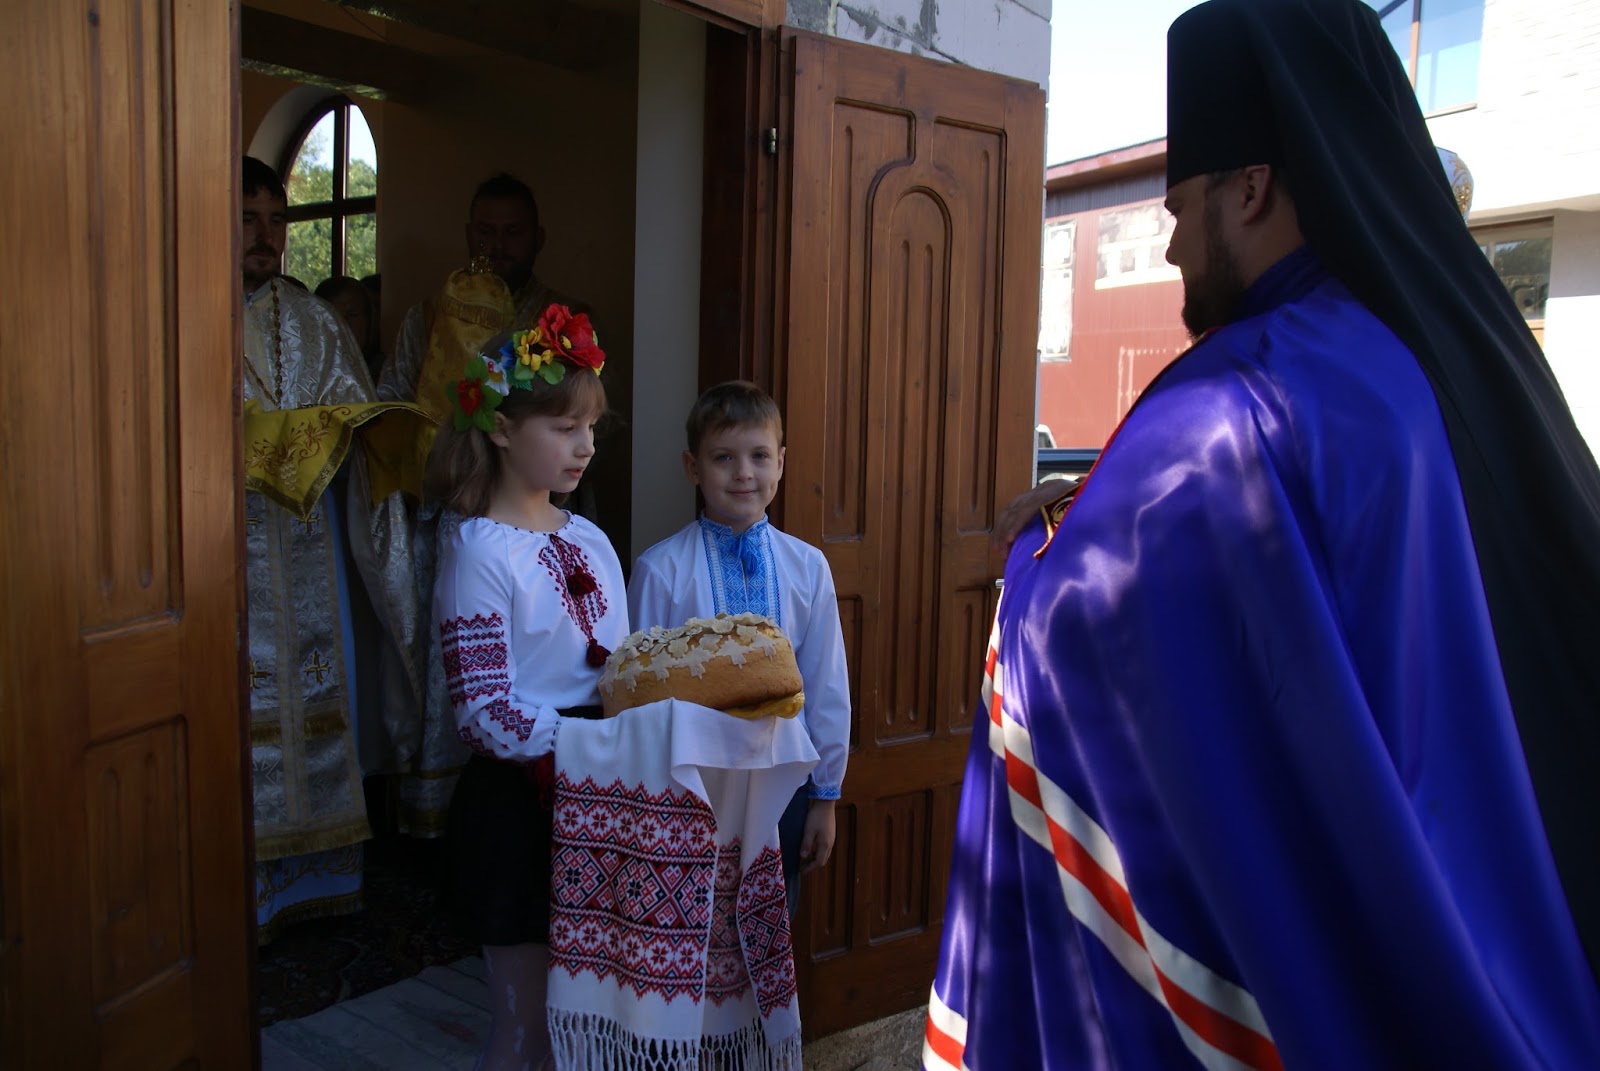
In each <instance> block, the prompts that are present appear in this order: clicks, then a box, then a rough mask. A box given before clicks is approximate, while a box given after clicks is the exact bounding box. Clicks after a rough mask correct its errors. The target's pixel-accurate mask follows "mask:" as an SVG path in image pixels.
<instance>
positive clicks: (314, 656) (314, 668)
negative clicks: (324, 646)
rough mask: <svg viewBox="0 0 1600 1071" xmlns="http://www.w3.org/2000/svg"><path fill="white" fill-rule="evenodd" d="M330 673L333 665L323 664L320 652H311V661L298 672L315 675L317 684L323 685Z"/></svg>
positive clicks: (329, 663)
mask: <svg viewBox="0 0 1600 1071" xmlns="http://www.w3.org/2000/svg"><path fill="white" fill-rule="evenodd" d="M332 671H333V664H332V663H331V662H324V661H323V660H322V652H320V651H312V652H311V661H309V662H307V663H306V664H305V665H303V666H301V667H300V672H302V673H314V674H316V677H317V683H318V684H321V683H323V682H324V681H325V680H326V679H327V677H328V674H329V673H331V672H332Z"/></svg>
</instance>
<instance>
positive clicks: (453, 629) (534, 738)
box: [433, 543, 561, 762]
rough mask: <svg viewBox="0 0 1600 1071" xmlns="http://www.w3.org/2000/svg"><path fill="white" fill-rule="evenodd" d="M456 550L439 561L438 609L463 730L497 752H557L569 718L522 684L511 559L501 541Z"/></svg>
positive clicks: (449, 684) (473, 742) (516, 756)
mask: <svg viewBox="0 0 1600 1071" xmlns="http://www.w3.org/2000/svg"><path fill="white" fill-rule="evenodd" d="M451 549H459V553H451V550H449V549H447V550H446V552H445V555H444V556H443V558H442V560H441V561H440V563H439V582H438V587H437V589H436V591H435V595H434V608H433V614H434V619H435V620H436V621H437V622H438V626H439V640H440V643H439V646H440V649H441V654H442V655H443V660H444V674H445V687H446V688H447V689H448V690H449V692H450V705H451V706H452V707H453V708H454V709H455V714H456V733H457V735H459V736H460V737H461V739H462V740H463V741H464V742H465V743H466V745H467V746H468V747H470V748H472V749H473V750H474V751H477V752H479V753H481V754H484V755H488V756H489V757H491V758H496V759H506V760H510V761H513V762H533V761H534V760H536V759H538V758H540V757H541V756H543V755H546V754H548V753H549V752H551V751H552V750H554V748H555V741H556V728H557V726H558V725H559V724H560V721H561V718H560V715H559V714H558V713H557V712H556V711H555V709H554V708H552V707H549V706H546V705H544V704H542V703H540V702H538V701H537V700H536V699H534V698H533V697H532V696H529V695H528V694H527V693H526V692H525V691H524V690H522V689H519V688H518V686H517V665H516V658H515V656H514V655H513V654H512V652H511V643H510V637H511V634H512V632H511V623H512V620H513V618H512V611H513V606H512V591H513V589H512V583H511V569H510V565H509V563H508V562H507V561H506V559H505V557H504V555H503V554H497V553H494V547H493V544H487V545H485V544H480V543H465V544H457V545H456V547H455V548H451ZM552 597H554V595H553V593H552Z"/></svg>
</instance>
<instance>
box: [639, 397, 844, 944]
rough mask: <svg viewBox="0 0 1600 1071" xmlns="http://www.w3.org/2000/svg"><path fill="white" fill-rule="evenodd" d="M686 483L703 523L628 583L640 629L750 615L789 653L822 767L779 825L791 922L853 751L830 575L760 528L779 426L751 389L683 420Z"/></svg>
mask: <svg viewBox="0 0 1600 1071" xmlns="http://www.w3.org/2000/svg"><path fill="white" fill-rule="evenodd" d="M687 431H688V438H689V449H687V450H685V451H684V453H683V471H684V473H685V474H686V475H687V476H688V477H689V481H690V482H691V483H693V484H694V485H695V486H697V487H699V488H700V491H701V494H703V495H704V496H705V502H706V508H705V512H704V513H703V514H701V516H700V519H699V520H697V521H695V522H694V523H693V524H690V525H689V526H688V527H687V528H684V529H683V530H682V531H680V532H678V533H677V534H676V535H674V536H671V537H669V538H667V539H664V540H662V541H661V542H660V543H657V544H656V545H655V546H653V547H651V548H650V549H649V550H647V551H645V552H644V553H643V554H641V555H640V556H639V560H638V561H637V562H635V563H634V566H633V578H632V579H631V580H630V581H629V582H628V616H629V620H630V621H632V622H633V627H634V628H636V629H647V628H650V627H651V626H652V625H662V626H665V627H668V628H670V627H673V626H676V625H681V624H683V623H684V622H685V621H687V620H688V619H689V618H691V617H714V616H716V615H717V614H718V613H729V614H737V613H746V612H748V613H757V614H765V615H767V616H768V617H771V618H772V619H774V620H775V621H777V622H778V624H779V625H780V626H781V627H782V628H783V630H784V632H785V633H786V634H787V635H788V637H789V642H790V643H792V644H793V645H794V654H795V660H796V661H797V662H798V663H799V664H800V680H801V682H802V684H803V685H804V687H805V693H806V705H805V709H804V710H802V711H801V712H800V715H799V716H800V719H801V720H802V722H804V724H805V727H806V732H807V734H808V735H809V736H810V737H811V743H812V745H813V746H815V747H816V749H817V754H818V755H819V756H821V761H820V762H818V763H817V766H816V768H815V769H814V770H813V771H812V773H811V780H810V783H809V784H807V785H802V786H801V788H800V790H799V791H798V792H796V793H795V796H794V799H793V800H791V801H790V803H789V807H788V809H787V810H786V811H785V812H784V814H783V818H782V819H781V820H780V821H779V823H778V839H779V846H780V847H781V849H782V851H783V877H784V882H785V884H786V885H787V887H788V893H789V914H790V916H791V917H792V916H793V915H794V912H795V905H796V902H797V896H798V888H799V883H798V881H797V880H796V879H797V878H798V876H799V874H800V872H801V865H802V864H803V865H804V867H805V869H806V870H814V869H816V868H817V867H820V866H822V865H823V864H825V863H826V862H827V861H828V856H829V854H830V853H832V851H833V839H834V815H833V808H834V803H835V801H837V800H838V798H839V790H840V786H841V785H842V784H843V782H844V767H845V758H846V753H847V752H848V750H849V740H850V678H849V676H848V674H847V671H846V668H845V660H844V632H843V630H842V629H841V628H840V626H839V603H838V601H837V599H836V598H835V596H834V593H833V573H832V572H830V571H829V569H828V562H827V559H826V558H824V557H823V556H822V552H821V551H820V550H818V549H817V548H816V547H813V546H811V545H810V544H809V543H804V542H801V541H800V540H798V539H796V538H794V537H793V536H790V535H785V534H783V533H782V532H780V531H778V530H777V529H776V528H774V527H772V525H770V524H768V523H767V506H768V505H769V504H770V503H771V502H772V499H773V497H774V496H776V495H777V493H778V481H779V480H780V479H781V478H782V477H783V417H782V416H781V415H780V414H779V412H778V406H777V403H776V402H774V401H773V400H772V399H771V398H770V397H769V396H768V395H767V394H766V392H765V391H763V390H761V388H759V387H757V386H755V385H754V384H753V383H743V382H733V383H723V384H721V385H719V386H716V387H712V388H711V389H710V390H708V391H706V392H705V394H703V395H701V397H700V400H699V401H697V402H695V404H694V408H693V409H691V410H690V411H689V419H688V421H687Z"/></svg>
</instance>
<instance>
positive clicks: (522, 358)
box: [450, 305, 606, 432]
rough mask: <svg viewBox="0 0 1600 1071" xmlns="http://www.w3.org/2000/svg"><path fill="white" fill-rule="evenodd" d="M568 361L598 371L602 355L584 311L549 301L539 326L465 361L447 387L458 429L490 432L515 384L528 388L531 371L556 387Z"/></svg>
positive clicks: (592, 327) (531, 378) (598, 341)
mask: <svg viewBox="0 0 1600 1071" xmlns="http://www.w3.org/2000/svg"><path fill="white" fill-rule="evenodd" d="M568 365H571V366H572V367H574V368H581V369H586V370H588V371H591V372H593V373H594V374H595V375H597V376H598V375H599V374H600V371H601V369H603V368H605V366H606V355H605V352H604V351H603V350H601V349H600V340H599V338H598V337H596V335H595V333H594V326H593V325H592V324H590V323H589V316H588V314H587V313H582V312H579V313H574V312H573V311H572V310H571V309H569V308H567V307H566V306H565V305H551V306H550V307H549V308H547V309H545V310H544V313H543V315H541V316H540V317H539V322H538V324H537V325H535V326H534V327H530V328H528V329H527V330H526V331H514V332H512V334H511V337H510V338H509V339H508V340H507V341H506V344H505V345H503V346H501V347H500V349H499V350H497V351H496V352H495V353H493V354H486V353H480V354H477V355H476V356H474V357H473V358H472V360H470V361H468V362H467V367H466V375H465V376H464V377H463V378H462V379H460V380H458V381H457V382H456V383H455V385H454V386H453V387H451V397H450V402H451V405H452V407H453V408H454V410H455V425H456V430H457V431H466V430H467V429H468V428H469V427H474V428H478V429H479V430H480V431H485V432H489V431H493V430H494V413H495V410H496V409H499V408H500V403H501V402H503V401H504V400H505V398H506V395H508V394H510V393H511V391H512V389H513V388H516V389H520V390H527V389H529V388H530V387H532V386H533V377H534V376H538V377H539V378H540V379H542V380H544V381H545V382H546V383H549V384H551V385H552V386H554V385H555V384H557V383H560V382H561V380H562V379H563V378H564V377H565V376H566V374H567V366H568Z"/></svg>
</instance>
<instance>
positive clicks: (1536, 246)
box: [1472, 219, 1554, 345]
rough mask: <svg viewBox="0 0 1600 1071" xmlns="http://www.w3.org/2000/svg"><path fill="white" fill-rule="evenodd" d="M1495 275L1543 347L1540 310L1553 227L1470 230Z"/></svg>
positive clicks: (1546, 224)
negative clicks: (1498, 277) (1492, 266)
mask: <svg viewBox="0 0 1600 1071" xmlns="http://www.w3.org/2000/svg"><path fill="white" fill-rule="evenodd" d="M1472 233H1473V236H1474V237H1475V238H1477V239H1478V248H1480V249H1482V250H1483V254H1484V256H1486V257H1488V258H1489V263H1490V264H1492V265H1494V270H1495V274H1496V275H1498V276H1500V281H1501V282H1502V283H1504V284H1505V287H1506V292H1507V293H1508V294H1510V295H1511V300H1512V301H1513V302H1515V303H1516V306H1517V309H1518V310H1519V311H1521V313H1522V317H1523V319H1525V320H1527V321H1528V326H1529V327H1530V328H1532V329H1533V334H1534V337H1535V338H1537V339H1538V340H1539V343H1540V345H1543V344H1544V306H1545V302H1546V301H1547V300H1548V299H1549V297H1550V253H1551V249H1552V247H1553V245H1554V242H1553V241H1552V236H1553V234H1554V227H1553V224H1552V223H1551V221H1550V220H1547V219H1546V220H1539V221H1537V222H1533V223H1520V224H1513V225H1510V226H1505V227H1485V228H1482V229H1479V230H1474V231H1473V232H1472Z"/></svg>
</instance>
